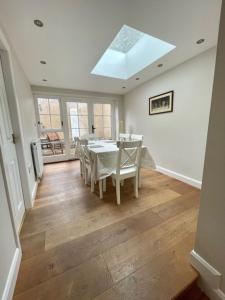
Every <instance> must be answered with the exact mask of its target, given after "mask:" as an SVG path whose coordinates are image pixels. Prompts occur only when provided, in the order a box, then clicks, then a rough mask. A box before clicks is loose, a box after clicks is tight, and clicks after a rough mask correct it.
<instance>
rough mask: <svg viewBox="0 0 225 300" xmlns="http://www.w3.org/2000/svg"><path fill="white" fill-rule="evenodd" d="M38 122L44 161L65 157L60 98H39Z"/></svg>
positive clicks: (58, 159)
mask: <svg viewBox="0 0 225 300" xmlns="http://www.w3.org/2000/svg"><path fill="white" fill-rule="evenodd" d="M37 109H38V124H39V134H40V140H41V149H42V154H43V158H44V162H54V161H60V160H64V159H65V142H64V130H63V126H62V125H63V123H62V121H61V107H60V101H59V99H55V98H37Z"/></svg>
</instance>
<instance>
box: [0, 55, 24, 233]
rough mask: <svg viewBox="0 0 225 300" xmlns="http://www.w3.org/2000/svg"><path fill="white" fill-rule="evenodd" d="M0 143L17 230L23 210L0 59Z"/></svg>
mask: <svg viewBox="0 0 225 300" xmlns="http://www.w3.org/2000/svg"><path fill="white" fill-rule="evenodd" d="M0 145H1V151H2V155H3V164H4V168H5V173H6V179H7V184H8V190H9V196H10V201H11V204H12V210H13V215H14V219H15V224H16V227H17V230H19V228H20V225H21V223H22V219H23V216H24V212H25V207H24V201H23V193H22V187H21V181H20V174H19V168H18V162H17V156H16V148H15V145H14V138H13V131H12V125H11V120H10V114H9V109H8V103H7V98H6V91H5V84H4V78H3V73H2V66H1V61H0Z"/></svg>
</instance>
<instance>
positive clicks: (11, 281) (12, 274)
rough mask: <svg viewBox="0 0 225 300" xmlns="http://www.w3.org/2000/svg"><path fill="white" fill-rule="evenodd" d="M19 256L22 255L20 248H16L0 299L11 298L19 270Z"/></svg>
mask: <svg viewBox="0 0 225 300" xmlns="http://www.w3.org/2000/svg"><path fill="white" fill-rule="evenodd" d="M21 257H22V252H21V249H19V248H16V251H15V254H14V257H13V260H12V264H11V267H10V270H9V274H8V278H7V282H6V285H5V289H4V292H3V295H2V299H1V300H11V299H12V297H13V293H14V289H15V285H16V279H17V275H18V272H19V267H20V262H21Z"/></svg>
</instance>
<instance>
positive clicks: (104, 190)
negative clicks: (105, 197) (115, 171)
mask: <svg viewBox="0 0 225 300" xmlns="http://www.w3.org/2000/svg"><path fill="white" fill-rule="evenodd" d="M103 192H106V178H105V179H103Z"/></svg>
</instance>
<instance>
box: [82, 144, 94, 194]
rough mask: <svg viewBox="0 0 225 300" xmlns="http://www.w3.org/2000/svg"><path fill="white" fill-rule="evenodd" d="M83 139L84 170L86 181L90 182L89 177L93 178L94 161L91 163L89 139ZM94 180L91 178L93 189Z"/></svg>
mask: <svg viewBox="0 0 225 300" xmlns="http://www.w3.org/2000/svg"><path fill="white" fill-rule="evenodd" d="M80 141H81V153H82V164H83V166H84V167H83V171H84V182H85V184H88V182H89V179H90V178H91V179H92V176H91V175H92V163H91V156H90V151H89V149H88V140H86V139H84V140H80ZM92 188H93V187H92V180H91V190H92Z"/></svg>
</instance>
